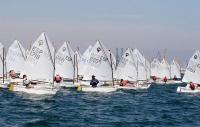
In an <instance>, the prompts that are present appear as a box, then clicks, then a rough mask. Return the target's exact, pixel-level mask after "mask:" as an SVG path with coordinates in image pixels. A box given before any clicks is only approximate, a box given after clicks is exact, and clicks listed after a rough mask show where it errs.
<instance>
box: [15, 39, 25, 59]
mask: <svg viewBox="0 0 200 127" xmlns="http://www.w3.org/2000/svg"><path fill="white" fill-rule="evenodd" d="M17 44H18V46H19V49H20V51H21V53H22V56H23V58H24V60H26V57H25V54H24V53H23V51H22V48H21V46H20V44H19V41H17Z"/></svg>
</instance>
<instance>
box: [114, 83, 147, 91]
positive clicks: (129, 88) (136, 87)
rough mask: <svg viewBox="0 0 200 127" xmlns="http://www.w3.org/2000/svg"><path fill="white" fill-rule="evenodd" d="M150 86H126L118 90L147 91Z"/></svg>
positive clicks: (119, 87)
mask: <svg viewBox="0 0 200 127" xmlns="http://www.w3.org/2000/svg"><path fill="white" fill-rule="evenodd" d="M150 86H151V84H143V85H126V86H118V87H117V88H118V89H124V90H145V89H149V87H150Z"/></svg>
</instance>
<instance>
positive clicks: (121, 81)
mask: <svg viewBox="0 0 200 127" xmlns="http://www.w3.org/2000/svg"><path fill="white" fill-rule="evenodd" d="M127 83H128V80H124V79H121V80H120V84H119V85H120V86H125V85H127Z"/></svg>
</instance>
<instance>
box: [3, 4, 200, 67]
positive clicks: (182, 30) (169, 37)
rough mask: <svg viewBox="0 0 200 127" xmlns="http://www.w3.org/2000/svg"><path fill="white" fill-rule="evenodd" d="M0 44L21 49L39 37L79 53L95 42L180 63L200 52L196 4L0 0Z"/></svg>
mask: <svg viewBox="0 0 200 127" xmlns="http://www.w3.org/2000/svg"><path fill="white" fill-rule="evenodd" d="M0 3H1V4H0V42H1V43H2V44H4V45H5V46H6V47H8V46H9V45H10V44H11V43H12V42H13V41H14V40H15V39H17V40H19V41H20V42H21V43H22V45H23V46H24V47H25V48H28V47H30V45H31V44H32V43H33V42H34V41H35V40H36V39H37V37H38V36H39V35H40V34H41V32H46V34H47V36H48V37H49V39H50V40H51V42H52V43H54V45H55V47H56V48H59V47H60V46H61V44H62V43H63V42H64V41H70V44H71V46H72V47H73V49H74V50H76V49H77V47H79V49H80V50H81V51H82V52H83V51H84V50H85V49H86V48H87V47H88V45H90V44H94V43H95V42H96V40H100V41H102V42H103V43H104V44H105V45H106V46H107V47H108V48H109V49H112V50H113V52H115V49H116V48H128V47H131V48H138V49H139V50H140V51H141V52H142V53H143V54H144V55H145V56H146V57H147V58H149V59H151V58H153V57H155V56H157V53H158V51H159V52H160V53H161V55H162V53H163V51H164V49H167V57H168V59H169V60H171V59H172V58H173V57H178V59H180V61H182V64H185V62H186V61H187V60H188V59H189V58H190V56H191V55H192V54H193V52H194V51H195V50H196V49H200V36H199V35H200V8H199V6H200V1H199V0H165V1H164V0H0Z"/></svg>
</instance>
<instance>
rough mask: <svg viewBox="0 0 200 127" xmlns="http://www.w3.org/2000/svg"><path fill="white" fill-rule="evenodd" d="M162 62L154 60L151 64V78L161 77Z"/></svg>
mask: <svg viewBox="0 0 200 127" xmlns="http://www.w3.org/2000/svg"><path fill="white" fill-rule="evenodd" d="M159 68H160V61H159V60H158V59H156V58H155V59H153V61H152V62H151V76H156V77H158V76H159V71H160V70H159Z"/></svg>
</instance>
